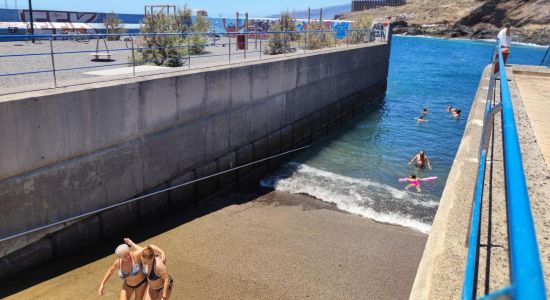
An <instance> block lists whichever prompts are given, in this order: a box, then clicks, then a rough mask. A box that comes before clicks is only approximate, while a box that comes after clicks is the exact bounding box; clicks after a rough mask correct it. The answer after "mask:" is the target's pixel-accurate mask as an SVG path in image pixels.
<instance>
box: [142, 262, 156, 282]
mask: <svg viewBox="0 0 550 300" xmlns="http://www.w3.org/2000/svg"><path fill="white" fill-rule="evenodd" d="M156 262H157V260H156V258H153V265H152V266H151V272H149V274H147V270H146V266H143V274H145V276H147V279H149V280H150V281H155V280H157V279H159V278H160V276H158V275H157V274H156V273H155V263H156Z"/></svg>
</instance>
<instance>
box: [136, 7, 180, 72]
mask: <svg viewBox="0 0 550 300" xmlns="http://www.w3.org/2000/svg"><path fill="white" fill-rule="evenodd" d="M176 20H177V17H175V16H169V15H166V14H163V13H157V14H152V15H147V16H145V18H144V20H143V24H142V25H141V28H140V31H141V32H143V33H181V32H182V31H181V29H182V28H181V27H180V26H179V25H178V23H177V22H176ZM142 46H143V48H144V49H143V50H142V51H141V52H140V55H141V57H140V58H139V59H136V61H138V60H139V61H145V62H153V63H155V64H156V65H159V66H161V65H162V66H167V67H179V66H182V65H183V64H184V63H185V59H186V57H187V42H186V40H185V37H184V36H183V35H146V36H144V37H143V45H142Z"/></svg>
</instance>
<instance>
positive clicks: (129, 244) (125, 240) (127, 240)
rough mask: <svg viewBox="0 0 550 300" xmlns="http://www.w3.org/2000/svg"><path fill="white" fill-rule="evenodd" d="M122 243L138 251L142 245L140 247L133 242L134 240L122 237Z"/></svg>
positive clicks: (141, 248)
mask: <svg viewBox="0 0 550 300" xmlns="http://www.w3.org/2000/svg"><path fill="white" fill-rule="evenodd" d="M124 243H126V244H127V245H128V246H130V247H134V248H136V250H138V251H141V250H143V247H141V246H140V245H138V244H136V243H134V241H132V240H131V239H130V238H124Z"/></svg>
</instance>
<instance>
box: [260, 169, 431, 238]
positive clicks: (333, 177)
mask: <svg viewBox="0 0 550 300" xmlns="http://www.w3.org/2000/svg"><path fill="white" fill-rule="evenodd" d="M289 171H292V173H291V174H290V172H289ZM260 184H261V185H262V186H264V187H270V188H274V189H276V190H278V191H284V192H289V193H293V194H307V195H310V196H312V197H315V198H317V199H320V200H322V201H325V202H329V203H334V204H335V205H336V206H337V207H338V208H339V209H342V210H345V211H348V212H350V213H353V214H357V215H360V216H363V217H367V218H370V219H373V220H375V221H378V222H383V223H389V224H395V225H400V226H404V227H408V228H412V229H415V230H417V231H420V232H422V233H426V234H427V233H429V232H430V229H431V225H430V224H428V223H426V222H423V221H421V220H418V219H415V218H414V216H412V215H411V214H409V213H406V212H404V211H400V210H399V207H408V208H410V209H412V210H414V209H415V208H416V209H418V208H420V209H424V210H426V209H428V210H435V208H436V207H437V205H438V203H437V202H435V201H426V200H424V199H421V197H419V196H418V195H415V194H413V193H410V192H407V191H404V190H398V189H396V188H393V187H390V186H387V185H384V184H381V183H377V182H374V181H370V180H366V179H358V178H352V177H347V176H343V175H339V174H335V173H332V172H328V171H324V170H320V169H317V168H314V167H311V166H308V165H306V164H298V163H294V162H291V163H287V165H286V167H283V168H282V169H281V170H280V171H279V172H278V173H275V174H272V175H270V176H268V177H266V178H264V179H263V180H262V181H261V183H260Z"/></svg>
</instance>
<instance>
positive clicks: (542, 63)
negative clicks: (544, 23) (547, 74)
mask: <svg viewBox="0 0 550 300" xmlns="http://www.w3.org/2000/svg"><path fill="white" fill-rule="evenodd" d="M549 52H550V45H548V47H547V48H546V52H544V56H543V57H542V60H541V61H540V65H541V66H544V62H545V61H546V57H548V53H549Z"/></svg>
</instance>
